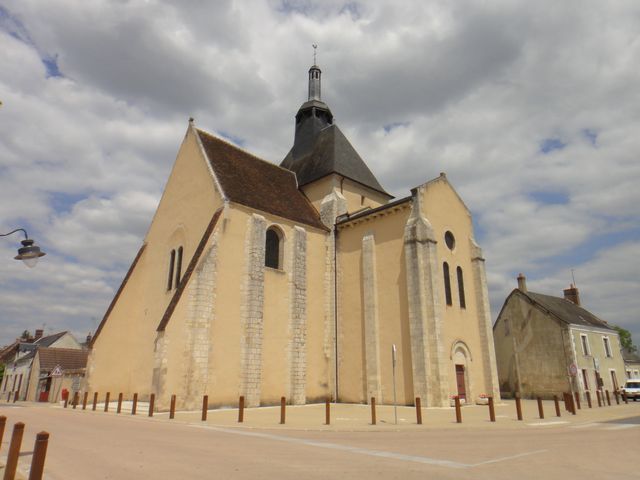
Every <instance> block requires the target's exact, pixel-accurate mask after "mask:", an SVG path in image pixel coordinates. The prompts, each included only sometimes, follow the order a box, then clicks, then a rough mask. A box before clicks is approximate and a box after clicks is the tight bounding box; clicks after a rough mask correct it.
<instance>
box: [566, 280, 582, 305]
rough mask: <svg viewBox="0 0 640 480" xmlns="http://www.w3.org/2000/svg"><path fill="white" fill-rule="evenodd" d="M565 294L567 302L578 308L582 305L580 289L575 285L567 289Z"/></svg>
mask: <svg viewBox="0 0 640 480" xmlns="http://www.w3.org/2000/svg"><path fill="white" fill-rule="evenodd" d="M563 292H564V299H565V300H569V301H570V302H573V303H575V304H576V305H578V306H579V305H580V294H579V293H578V289H577V288H576V286H575V285H574V284H573V283H572V284H571V286H570V287H569V288H565V289H564V290H563Z"/></svg>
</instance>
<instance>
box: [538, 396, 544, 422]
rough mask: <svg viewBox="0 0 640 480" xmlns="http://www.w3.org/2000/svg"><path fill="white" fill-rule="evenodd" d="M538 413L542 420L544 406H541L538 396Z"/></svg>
mask: <svg viewBox="0 0 640 480" xmlns="http://www.w3.org/2000/svg"><path fill="white" fill-rule="evenodd" d="M538 414H539V415H540V419H541V420H544V408H543V407H542V399H541V398H540V397H538Z"/></svg>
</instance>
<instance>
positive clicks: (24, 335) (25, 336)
mask: <svg viewBox="0 0 640 480" xmlns="http://www.w3.org/2000/svg"><path fill="white" fill-rule="evenodd" d="M30 338H31V334H30V333H29V330H25V331H24V332H22V335H20V340H29V339H30Z"/></svg>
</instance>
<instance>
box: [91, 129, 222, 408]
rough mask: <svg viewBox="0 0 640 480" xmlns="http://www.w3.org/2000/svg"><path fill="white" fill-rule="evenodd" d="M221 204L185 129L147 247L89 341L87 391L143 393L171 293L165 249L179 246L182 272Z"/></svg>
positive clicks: (142, 395)
mask: <svg viewBox="0 0 640 480" xmlns="http://www.w3.org/2000/svg"><path fill="white" fill-rule="evenodd" d="M194 205H199V206H200V208H194ZM221 205H222V198H221V196H220V194H219V193H218V192H217V191H216V189H215V187H214V180H213V178H212V176H211V173H210V170H209V167H208V165H207V163H206V162H205V160H204V158H203V156H202V154H201V150H200V148H199V146H198V143H197V140H196V137H195V134H194V132H193V131H192V129H191V127H190V128H189V129H188V130H187V133H186V135H185V138H184V140H183V143H182V145H181V147H180V150H179V152H178V155H177V158H176V162H175V164H174V167H173V170H172V172H171V175H170V177H169V180H168V181H167V185H166V188H165V191H164V194H163V196H162V198H161V200H160V203H159V205H158V209H157V211H156V214H155V216H154V218H153V221H152V223H151V226H150V227H149V231H148V232H147V235H146V237H145V240H144V241H145V243H146V244H147V247H146V249H145V251H144V253H143V255H142V256H141V258H140V260H139V262H138V265H137V267H136V269H135V270H134V271H133V273H132V275H131V277H130V278H129V281H128V283H127V285H126V287H125V288H124V290H123V291H122V294H121V296H120V298H119V301H118V302H117V303H116V305H115V307H114V308H113V310H112V311H111V314H110V316H109V318H108V320H107V322H106V323H105V324H104V326H103V328H102V330H101V332H100V333H99V335H98V337H97V338H96V339H95V341H94V344H93V348H92V352H91V355H90V358H89V363H88V368H87V372H88V378H87V388H88V389H89V390H90V391H100V392H102V391H106V390H110V391H112V392H116V391H118V392H119V391H122V392H123V393H125V395H126V396H127V397H129V396H131V395H132V394H133V393H134V392H139V393H140V398H141V399H143V398H145V397H146V396H147V395H148V393H149V392H150V390H151V378H152V375H151V372H152V370H153V349H154V341H155V338H156V327H157V326H158V324H159V322H160V320H161V318H162V315H163V314H164V311H165V309H166V307H167V305H168V303H169V301H170V300H171V297H172V295H173V292H174V290H171V291H168V290H167V276H168V270H169V254H170V251H171V249H173V248H177V247H179V246H180V245H182V246H183V248H184V254H183V261H182V272H183V273H184V271H185V270H186V267H187V265H188V263H189V260H190V259H191V257H192V256H193V253H194V250H195V248H196V246H197V245H198V242H199V241H200V238H201V236H202V234H203V232H204V231H205V229H206V227H207V225H208V223H209V221H210V219H211V216H212V214H213V212H214V211H215V210H216V209H217V208H218V207H220V206H221ZM133 253H134V252H132V254H133ZM106 307H107V306H106V305H105V310H106Z"/></svg>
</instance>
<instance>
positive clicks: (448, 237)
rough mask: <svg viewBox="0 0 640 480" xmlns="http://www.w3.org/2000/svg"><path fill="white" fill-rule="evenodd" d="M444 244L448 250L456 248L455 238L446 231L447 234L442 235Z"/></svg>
mask: <svg viewBox="0 0 640 480" xmlns="http://www.w3.org/2000/svg"><path fill="white" fill-rule="evenodd" d="M444 243H446V244H447V247H449V250H453V249H454V248H455V246H456V237H454V236H453V233H451V232H450V231H449V230H447V232H446V233H445V234H444Z"/></svg>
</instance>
